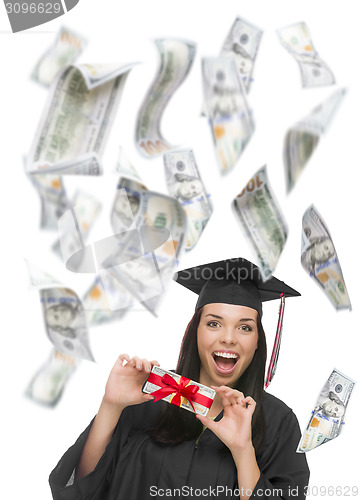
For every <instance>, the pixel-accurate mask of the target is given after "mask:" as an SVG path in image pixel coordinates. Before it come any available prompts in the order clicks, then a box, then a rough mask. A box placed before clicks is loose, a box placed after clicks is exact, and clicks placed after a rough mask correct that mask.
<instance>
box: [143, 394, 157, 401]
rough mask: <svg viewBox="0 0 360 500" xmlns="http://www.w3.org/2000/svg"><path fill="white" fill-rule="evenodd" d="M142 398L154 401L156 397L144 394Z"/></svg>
mask: <svg viewBox="0 0 360 500" xmlns="http://www.w3.org/2000/svg"><path fill="white" fill-rule="evenodd" d="M142 399H143V400H144V401H145V402H146V401H154V399H155V398H154V396H152V395H151V394H143V395H142Z"/></svg>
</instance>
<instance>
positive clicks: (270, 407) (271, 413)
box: [261, 392, 292, 420]
mask: <svg viewBox="0 0 360 500" xmlns="http://www.w3.org/2000/svg"><path fill="white" fill-rule="evenodd" d="M261 404H262V407H263V410H264V414H265V419H266V420H267V419H268V418H272V417H277V418H280V419H281V418H283V417H285V416H286V415H288V414H289V413H290V412H292V409H291V408H289V407H288V406H287V405H286V404H285V403H284V401H281V399H279V398H277V397H276V396H273V395H272V394H269V393H268V392H264V394H263V400H262V403H261Z"/></svg>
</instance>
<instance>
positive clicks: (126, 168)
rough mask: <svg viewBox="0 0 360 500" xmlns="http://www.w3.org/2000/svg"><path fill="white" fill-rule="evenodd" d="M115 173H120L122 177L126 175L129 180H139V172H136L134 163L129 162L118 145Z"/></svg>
mask: <svg viewBox="0 0 360 500" xmlns="http://www.w3.org/2000/svg"><path fill="white" fill-rule="evenodd" d="M115 173H117V174H120V175H121V176H122V177H126V178H127V179H129V180H132V181H136V182H141V178H140V176H139V174H138V173H137V171H136V169H135V167H134V165H133V164H132V163H131V162H130V160H129V158H128V157H127V156H126V154H125V151H124V149H123V148H122V147H119V155H118V159H117V163H116V167H115Z"/></svg>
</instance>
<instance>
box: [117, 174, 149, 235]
mask: <svg viewBox="0 0 360 500" xmlns="http://www.w3.org/2000/svg"><path fill="white" fill-rule="evenodd" d="M146 189H147V188H146V187H145V186H144V184H142V183H141V182H138V181H135V180H132V179H129V178H128V177H120V179H119V181H118V185H117V191H116V195H115V199H114V203H113V206H112V210H111V217H110V218H111V227H112V228H113V231H114V233H115V234H117V233H121V232H122V231H125V230H126V229H129V228H130V227H132V226H133V225H134V224H135V218H136V216H137V214H138V212H139V207H140V202H141V193H142V191H146Z"/></svg>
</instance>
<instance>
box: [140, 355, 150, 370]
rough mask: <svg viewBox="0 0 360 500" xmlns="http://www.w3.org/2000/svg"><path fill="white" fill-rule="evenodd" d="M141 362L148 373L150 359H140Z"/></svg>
mask: <svg viewBox="0 0 360 500" xmlns="http://www.w3.org/2000/svg"><path fill="white" fill-rule="evenodd" d="M142 364H143V367H144V369H145V371H146V372H148V373H150V372H151V364H150V361H148V360H147V359H146V358H143V359H142Z"/></svg>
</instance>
